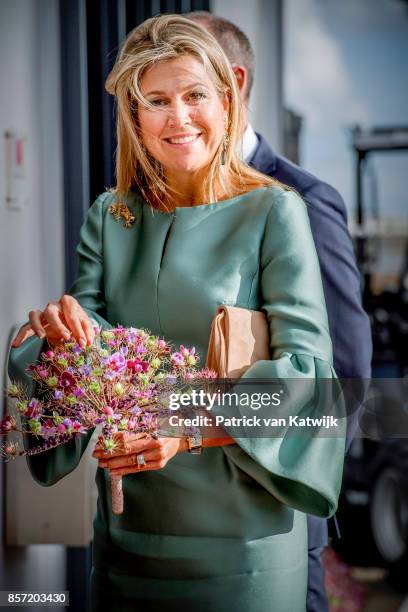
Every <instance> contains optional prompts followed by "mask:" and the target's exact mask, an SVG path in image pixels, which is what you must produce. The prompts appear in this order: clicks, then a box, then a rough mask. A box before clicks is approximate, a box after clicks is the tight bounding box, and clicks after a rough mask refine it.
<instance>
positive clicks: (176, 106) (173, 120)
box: [168, 100, 191, 128]
mask: <svg viewBox="0 0 408 612" xmlns="http://www.w3.org/2000/svg"><path fill="white" fill-rule="evenodd" d="M190 110H191V109H190V108H189V106H188V105H187V104H185V102H184V101H183V100H175V101H174V102H173V104H172V105H171V106H170V108H169V110H168V113H169V115H168V125H169V127H173V128H174V127H179V126H182V125H185V124H186V123H189V122H190Z"/></svg>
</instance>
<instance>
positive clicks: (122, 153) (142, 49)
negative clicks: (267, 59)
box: [106, 15, 280, 206]
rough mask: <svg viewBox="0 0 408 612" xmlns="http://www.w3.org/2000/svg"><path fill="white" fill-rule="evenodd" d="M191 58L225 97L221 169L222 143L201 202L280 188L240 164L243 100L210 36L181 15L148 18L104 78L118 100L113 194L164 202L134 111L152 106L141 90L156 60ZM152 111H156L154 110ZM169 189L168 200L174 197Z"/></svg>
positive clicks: (157, 169)
mask: <svg viewBox="0 0 408 612" xmlns="http://www.w3.org/2000/svg"><path fill="white" fill-rule="evenodd" d="M183 55H190V56H194V57H195V58H197V59H198V60H199V61H201V62H202V64H203V65H204V67H205V68H206V69H207V70H208V71H209V73H210V75H211V77H212V80H213V83H214V85H215V88H216V90H217V92H218V93H219V95H220V96H223V95H227V96H228V99H229V110H228V121H227V123H226V135H227V138H228V140H229V145H228V147H227V150H226V154H225V163H224V164H223V165H221V156H222V154H223V145H224V143H223V141H222V142H221V143H220V146H219V148H218V150H217V152H216V154H215V156H214V159H213V160H212V161H211V163H210V164H209V167H208V172H207V175H206V179H205V180H204V181H203V184H202V188H201V193H200V194H199V197H200V200H201V201H202V202H204V203H205V202H217V201H218V200H219V199H222V198H223V197H224V198H225V197H234V196H236V195H240V194H241V193H245V192H247V191H250V190H251V189H253V188H256V187H261V186H266V185H280V183H279V181H277V180H275V179H272V178H270V177H268V176H266V175H264V174H262V173H260V172H258V171H257V170H255V169H253V168H251V167H249V166H248V165H247V164H245V163H244V162H243V161H242V160H241V159H240V158H239V156H238V154H237V145H238V142H239V140H240V138H241V135H242V132H243V123H242V118H243V112H242V102H241V98H240V95H239V91H238V86H237V83H236V78H235V75H234V72H233V70H232V68H231V65H230V63H229V60H228V58H227V56H226V55H225V53H224V51H223V50H222V48H221V46H220V45H219V44H218V43H217V41H216V40H215V38H214V37H213V36H212V34H210V33H209V32H208V31H207V30H205V29H204V28H203V27H202V26H200V25H198V24H196V23H194V22H192V21H190V20H189V19H186V18H185V17H182V16H180V15H159V16H157V17H153V18H151V19H147V20H146V21H144V22H143V23H142V24H141V25H139V26H138V27H137V28H135V29H134V30H132V31H131V32H130V34H129V35H128V36H127V38H126V40H125V41H124V44H123V46H122V48H121V50H120V52H119V54H118V57H117V59H116V62H115V65H114V66H113V68H112V71H111V72H110V74H109V76H108V78H107V80H106V89H107V91H108V92H109V93H111V94H112V95H114V96H115V97H116V101H117V151H116V186H115V188H113V189H112V191H113V193H115V194H117V195H118V196H119V197H123V196H125V195H126V194H128V192H129V191H130V190H131V189H132V188H133V189H136V190H137V191H139V192H140V193H141V195H142V196H143V197H144V199H145V200H146V201H147V203H148V204H150V205H151V206H157V204H158V203H160V202H166V201H167V199H168V198H169V195H170V194H169V192H170V188H169V186H168V185H167V184H166V180H165V176H164V172H163V168H162V166H161V164H160V162H159V161H158V160H156V159H155V158H154V157H153V156H152V155H150V153H149V152H148V151H147V150H146V148H145V146H144V144H143V140H142V137H141V134H140V129H139V123H138V114H137V111H138V108H139V106H140V105H143V106H145V107H148V108H151V107H152V106H153V105H152V104H151V103H149V102H148V100H146V98H145V97H144V96H143V94H142V92H141V89H140V82H141V78H142V76H143V74H144V73H145V71H146V70H147V69H148V68H149V67H151V66H152V65H154V64H156V63H157V62H162V61H168V60H172V59H175V58H178V57H180V56H183ZM153 108H156V107H154V106H153ZM171 191H172V197H174V196H175V195H177V193H176V190H174V189H173V190H171Z"/></svg>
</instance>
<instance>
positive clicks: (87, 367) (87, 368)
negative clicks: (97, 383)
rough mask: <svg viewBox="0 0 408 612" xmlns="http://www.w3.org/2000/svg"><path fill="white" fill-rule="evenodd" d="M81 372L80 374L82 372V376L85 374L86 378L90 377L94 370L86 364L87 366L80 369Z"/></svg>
mask: <svg viewBox="0 0 408 612" xmlns="http://www.w3.org/2000/svg"><path fill="white" fill-rule="evenodd" d="M79 371H80V372H81V374H83V375H84V376H89V375H90V373H91V371H92V368H91V366H89V365H88V364H85V365H83V366H81V367H80V368H79Z"/></svg>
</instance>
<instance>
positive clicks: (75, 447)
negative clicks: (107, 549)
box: [8, 193, 112, 486]
mask: <svg viewBox="0 0 408 612" xmlns="http://www.w3.org/2000/svg"><path fill="white" fill-rule="evenodd" d="M107 198H110V194H109V193H103V194H101V195H100V196H99V197H98V198H97V199H96V200H95V202H94V203H93V205H92V206H91V207H90V208H89V211H88V214H87V217H86V220H85V222H84V224H83V226H82V228H81V231H80V242H79V245H78V247H77V254H78V258H79V265H78V275H77V279H76V281H75V282H74V284H73V285H72V287H71V289H70V291H69V292H68V293H69V294H70V295H72V296H73V297H75V298H76V299H77V300H78V302H79V303H80V304H81V306H82V307H83V309H84V310H85V311H86V312H87V314H88V316H89V317H90V319H91V320H92V321H93V322H94V323H95V324H97V325H98V326H100V327H102V328H103V329H109V328H111V327H112V326H111V325H110V324H109V323H108V322H107V321H106V320H105V318H104V313H105V301H104V288H103V254H102V227H103V215H104V209H105V208H106V207H105V202H106V200H107ZM46 346H47V343H46V340H41V339H40V338H38V337H37V336H31V337H30V338H28V339H27V340H26V341H25V342H23V344H21V345H20V346H19V347H18V348H11V351H10V355H9V361H8V374H9V378H10V380H12V381H14V382H19V383H21V384H22V385H23V386H24V387H25V388H26V389H27V392H28V394H29V396H32V395H35V388H34V384H33V380H32V379H31V377H30V376H29V375H28V373H27V370H26V369H27V367H28V366H29V365H30V364H31V363H35V362H36V361H37V360H38V359H39V357H40V353H41V352H42V351H43V350H46ZM93 431H94V430H93V429H92V430H89V431H88V432H87V433H86V434H83V435H77V436H75V438H73V439H72V440H70V441H69V442H67V443H65V444H61V445H60V446H58V447H57V448H55V449H51V450H48V451H44V452H42V453H39V454H38V455H32V456H27V463H28V467H29V469H30V472H31V475H32V476H33V478H34V480H35V481H36V482H38V483H39V484H41V485H43V486H50V485H53V484H54V483H56V482H58V481H59V480H60V479H61V478H63V477H64V476H66V475H67V474H69V473H70V472H72V471H73V470H74V469H75V468H76V467H77V465H78V463H79V461H80V460H81V457H82V455H83V453H84V452H85V449H86V447H87V445H88V442H89V440H90V438H91V436H92V434H93ZM23 442H24V447H25V449H26V450H29V449H31V448H33V447H35V446H37V445H38V438H36V437H35V436H34V435H33V434H24V435H23Z"/></svg>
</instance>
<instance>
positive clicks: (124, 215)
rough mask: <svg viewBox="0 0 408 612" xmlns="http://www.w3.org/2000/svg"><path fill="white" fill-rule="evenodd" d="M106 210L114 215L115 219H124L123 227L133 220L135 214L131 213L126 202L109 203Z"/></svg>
mask: <svg viewBox="0 0 408 612" xmlns="http://www.w3.org/2000/svg"><path fill="white" fill-rule="evenodd" d="M108 212H110V213H111V214H112V215H113V216H114V217H115V219H116V221H120V219H124V221H125V227H130V226H131V225H132V224H133V223H134V222H135V216H134V215H132V213H131V212H130V210H129V208H128V207H127V206H126V204H111V205H110V206H109V208H108Z"/></svg>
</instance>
